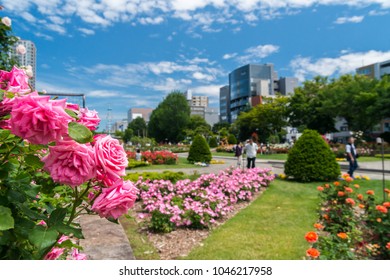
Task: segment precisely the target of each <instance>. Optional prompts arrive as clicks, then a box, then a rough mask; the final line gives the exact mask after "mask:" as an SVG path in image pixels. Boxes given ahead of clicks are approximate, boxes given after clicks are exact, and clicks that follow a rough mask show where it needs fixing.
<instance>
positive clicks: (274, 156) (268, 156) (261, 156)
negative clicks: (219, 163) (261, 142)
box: [211, 152, 287, 160]
mask: <svg viewBox="0 0 390 280" xmlns="http://www.w3.org/2000/svg"><path fill="white" fill-rule="evenodd" d="M211 154H212V156H221V157H232V158H234V157H235V156H234V153H227V152H220V153H217V152H213V153H211ZM244 157H245V154H244ZM257 159H264V160H286V159H287V154H257Z"/></svg>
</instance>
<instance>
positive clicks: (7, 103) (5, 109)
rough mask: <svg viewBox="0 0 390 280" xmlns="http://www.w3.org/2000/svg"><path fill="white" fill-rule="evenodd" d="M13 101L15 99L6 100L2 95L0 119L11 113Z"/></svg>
mask: <svg viewBox="0 0 390 280" xmlns="http://www.w3.org/2000/svg"><path fill="white" fill-rule="evenodd" d="M14 101H15V98H8V97H6V96H5V94H4V97H3V101H1V102H0V118H1V117H4V116H6V115H8V114H10V113H11V111H12V106H13V105H14Z"/></svg>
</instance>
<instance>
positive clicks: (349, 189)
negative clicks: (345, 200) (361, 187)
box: [345, 187, 353, 193]
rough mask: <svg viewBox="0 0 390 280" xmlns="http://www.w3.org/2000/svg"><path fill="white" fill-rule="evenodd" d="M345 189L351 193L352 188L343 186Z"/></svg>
mask: <svg viewBox="0 0 390 280" xmlns="http://www.w3.org/2000/svg"><path fill="white" fill-rule="evenodd" d="M345 191H346V192H348V193H353V189H351V188H348V187H345Z"/></svg>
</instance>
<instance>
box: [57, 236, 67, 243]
mask: <svg viewBox="0 0 390 280" xmlns="http://www.w3.org/2000/svg"><path fill="white" fill-rule="evenodd" d="M69 239H70V238H69V236H66V235H62V236H61V237H60V239H58V241H57V243H58V244H61V243H62V242H64V241H66V240H69Z"/></svg>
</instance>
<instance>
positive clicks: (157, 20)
mask: <svg viewBox="0 0 390 280" xmlns="http://www.w3.org/2000/svg"><path fill="white" fill-rule="evenodd" d="M163 21H164V18H162V17H156V18H152V17H146V18H140V19H139V22H140V23H141V24H144V25H149V24H160V23H162V22H163Z"/></svg>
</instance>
